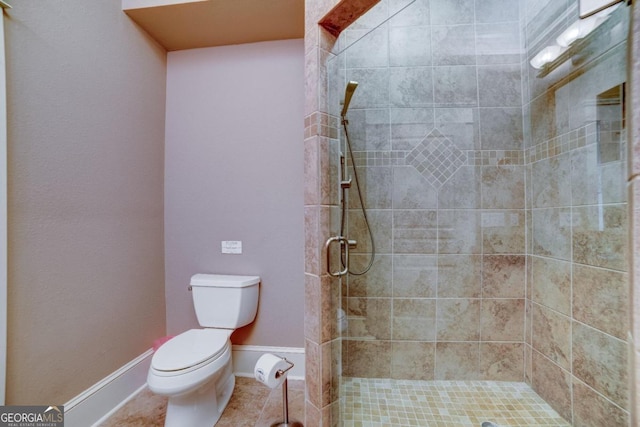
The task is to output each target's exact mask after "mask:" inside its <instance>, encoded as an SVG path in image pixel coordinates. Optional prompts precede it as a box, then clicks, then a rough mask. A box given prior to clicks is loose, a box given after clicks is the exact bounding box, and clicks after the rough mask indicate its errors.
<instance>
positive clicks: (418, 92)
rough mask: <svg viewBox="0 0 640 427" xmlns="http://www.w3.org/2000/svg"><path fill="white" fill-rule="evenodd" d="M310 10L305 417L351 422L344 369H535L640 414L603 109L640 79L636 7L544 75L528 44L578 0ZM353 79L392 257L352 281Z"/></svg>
mask: <svg viewBox="0 0 640 427" xmlns="http://www.w3.org/2000/svg"><path fill="white" fill-rule="evenodd" d="M409 3H411V4H410V5H409V7H408V8H407V9H406V10H404V11H403V12H401V13H399V14H398V15H397V16H394V17H393V18H392V19H391V20H390V21H388V22H387V23H385V24H383V25H382V26H380V27H379V24H380V23H381V22H383V21H385V20H386V19H387V18H388V17H389V16H391V15H394V14H395V13H396V12H397V11H398V10H400V9H401V8H403V7H404V6H407V4H409ZM375 4H377V6H375V7H373V8H372V9H371V10H370V11H369V12H368V13H367V14H366V15H364V16H362V18H361V19H359V20H357V21H356V22H354V23H353V24H352V25H350V26H349V27H348V29H346V30H345V28H346V26H347V25H349V23H350V22H351V21H353V20H354V19H355V18H356V17H357V16H359V15H361V14H362V13H364V12H365V11H366V10H367V9H368V8H369V7H371V6H373V5H375ZM334 6H335V7H334ZM331 10H333V12H331ZM336 10H338V12H337V14H338V16H337V17H336V16H335V13H336ZM636 12H637V11H636ZM332 13H334V16H333V18H332V19H330V20H329V21H326V22H330V23H336V27H332V26H330V25H329V26H327V28H329V30H330V31H325V30H324V29H322V28H321V27H318V26H317V25H316V23H317V22H318V21H319V20H321V19H322V18H323V17H325V18H326V16H330V15H332ZM306 18H307V23H306V28H307V33H306V35H305V46H306V50H305V54H306V65H305V69H306V73H307V76H306V113H305V117H306V119H305V173H306V176H305V188H306V191H305V229H306V241H307V245H306V254H305V259H306V265H305V271H306V296H305V310H306V315H305V336H306V351H307V375H306V378H307V393H306V423H305V425H309V426H316V425H317V426H320V425H322V426H333V425H338V423H339V410H338V406H339V405H338V404H337V402H338V397H339V396H338V387H337V385H338V383H339V377H340V375H341V374H345V375H352V376H372V377H381V376H387V377H392V378H398V379H405V378H419V379H432V378H461V377H464V378H465V379H476V378H489V379H512V380H518V379H522V378H524V379H525V380H526V381H527V382H528V383H530V384H531V385H532V386H533V388H534V389H535V390H536V391H537V392H538V393H539V394H540V395H541V396H542V397H543V398H544V399H545V400H546V401H547V402H549V403H550V404H551V405H552V406H553V407H554V408H555V409H556V410H558V411H559V412H560V413H561V414H562V415H563V416H564V417H565V418H567V419H568V420H569V421H572V422H573V423H574V425H627V423H628V418H629V415H628V410H629V403H628V399H627V396H628V390H627V388H628V387H627V385H626V384H627V377H628V374H627V372H626V366H627V360H626V359H627V348H626V341H625V336H624V333H625V332H624V331H626V330H627V329H628V326H627V325H628V321H627V320H626V318H627V317H628V307H627V305H626V304H625V299H626V295H627V292H628V277H627V274H628V273H627V271H628V267H627V265H626V256H627V253H626V245H627V243H628V242H627V241H626V240H625V239H626V237H627V231H626V228H625V227H626V222H627V218H626V212H627V206H626V191H625V187H624V182H625V181H626V178H627V176H626V173H627V172H626V171H625V170H624V162H625V160H626V159H625V157H624V154H625V152H624V147H622V148H621V150H620V152H619V153H620V155H619V157H616V156H614V157H613V158H611V157H608V156H609V154H606V155H603V153H604V151H603V150H601V149H600V146H599V145H598V143H597V141H598V136H597V133H598V132H597V130H598V129H597V127H596V125H595V120H596V118H597V117H596V116H595V113H594V102H595V101H594V99H595V97H596V96H597V95H598V94H599V93H601V92H602V91H605V90H608V89H610V88H611V87H613V86H615V85H618V84H620V83H621V82H623V81H624V79H625V73H624V58H623V57H624V51H625V46H624V43H623V42H622V41H623V40H624V37H625V35H626V30H625V19H624V18H623V19H621V20H620V22H618V24H619V25H615V26H613V29H614V31H611V32H610V33H609V35H606V36H604V37H602V38H599V40H600V41H599V42H598V43H599V44H598V43H596V44H593V45H590V48H589V49H591V48H594V50H591V53H590V56H588V57H585V56H584V55H578V56H577V57H576V58H574V60H575V62H574V63H573V64H571V62H569V63H568V64H564V65H563V66H561V67H559V69H558V70H556V71H554V72H552V73H551V74H549V75H548V76H546V77H544V78H539V77H537V75H536V73H535V70H533V69H531V68H530V66H529V65H528V60H529V59H530V58H531V56H532V55H533V54H535V53H536V52H537V51H538V50H539V49H540V48H542V47H544V46H546V44H547V43H548V42H549V41H551V40H553V39H555V37H556V36H557V35H558V34H559V33H560V32H561V31H562V30H563V29H564V28H566V27H567V26H568V25H569V23H570V22H573V20H575V19H577V10H576V7H575V5H574V2H573V0H561V1H556V0H550V1H539V0H537V1H534V0H522V1H517V2H516V1H512V0H485V1H480V0H477V1H473V0H454V1H452V0H431V1H427V0H415V2H412V1H411V0H406V1H405V0H381V1H380V2H379V3H378V2H377V1H375V0H371V1H360V0H357V1H356V0H342V1H336V0H307V1H306ZM343 30H344V31H343ZM338 34H340V37H339V38H338V39H336V38H335V37H334V36H336V35H338ZM411 44H413V45H414V46H417V47H418V48H417V49H406V47H407V46H408V45H411ZM349 46H350V47H349ZM523 47H526V49H523ZM341 52H343V53H341ZM585 58H586V59H585ZM595 58H597V60H593V59H595ZM575 70H580V71H578V72H575ZM349 79H353V80H357V81H359V82H360V86H359V87H358V89H357V96H356V97H354V100H353V102H352V108H351V110H350V112H349V120H350V123H351V124H350V133H351V137H352V142H353V144H354V149H355V150H356V153H355V163H356V164H358V165H360V166H361V167H362V172H361V175H362V178H361V180H362V185H363V187H364V195H365V200H366V204H367V206H368V208H370V209H371V215H370V216H371V219H372V222H373V226H374V229H375V230H376V245H377V246H378V251H379V252H378V253H379V254H380V255H379V256H378V257H377V261H376V263H375V264H374V267H373V268H374V270H375V271H374V272H372V273H369V274H367V275H366V276H363V277H357V278H354V279H353V280H350V281H349V282H348V283H345V284H344V285H343V286H341V285H340V282H338V281H337V280H334V279H331V278H329V276H327V274H326V261H324V252H323V244H324V240H325V239H326V237H327V236H329V235H334V234H336V233H337V228H338V226H337V224H338V223H339V211H338V208H337V203H338V191H337V188H338V186H337V184H338V183H337V178H336V177H337V170H338V167H339V166H338V162H337V160H336V159H337V153H338V151H339V150H340V149H341V148H340V141H339V140H338V132H339V131H338V127H339V121H338V118H337V117H338V115H339V108H340V102H339V101H340V98H341V97H342V94H343V93H344V92H343V90H344V85H345V84H346V81H347V80H349ZM336 80H339V81H340V82H342V84H338V85H335V84H332V83H330V82H332V81H336ZM636 115H637V113H636ZM610 130H611V131H613V132H615V131H616V129H610ZM636 138H637V136H636ZM600 141H601V142H602V138H601V139H600ZM636 145H637V144H636ZM343 149H344V148H343ZM633 152H635V150H634V151H633ZM607 153H610V150H607ZM635 157H637V156H634V158H635ZM603 159H605V160H607V161H605V162H603V161H602V160H603ZM632 164H635V163H634V162H632ZM634 170H635V168H632V170H631V171H630V172H633V171H634ZM600 190H602V191H600ZM636 193H640V192H635V193H634V192H633V191H632V193H631V194H636ZM357 207H358V202H357V201H355V200H354V198H352V200H351V201H350V209H351V212H350V217H351V219H350V225H351V228H352V232H353V233H355V236H354V238H356V239H358V240H359V242H360V244H359V248H358V249H357V250H356V253H355V255H354V257H353V258H354V260H353V264H354V266H355V267H358V268H359V267H362V266H364V265H365V264H366V261H367V260H368V251H370V245H369V244H368V243H367V239H366V233H364V228H363V222H362V218H361V215H360V214H359V213H358V210H357ZM634 212H635V211H634ZM632 259H633V257H632ZM334 261H335V260H334ZM340 291H342V292H340ZM636 294H637V293H636ZM634 295H635V294H634ZM340 296H342V301H340ZM340 307H342V308H344V309H345V310H347V312H348V315H349V326H348V330H347V331H346V332H345V334H344V339H343V340H341V337H340V334H339V332H338V330H337V327H336V321H335V318H336V316H335V314H336V311H337V309H338V308H340ZM636 317H637V316H636ZM636 323H638V322H637V321H636ZM636 329H637V328H636Z"/></svg>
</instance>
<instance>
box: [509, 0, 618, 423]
mask: <svg viewBox="0 0 640 427" xmlns="http://www.w3.org/2000/svg"><path fill="white" fill-rule="evenodd" d="M525 3H526V5H525V8H524V10H523V13H522V15H521V18H522V24H523V25H522V31H523V37H525V38H526V46H527V56H528V58H527V59H531V57H532V56H533V55H535V54H536V53H537V52H538V51H539V50H540V49H541V48H542V47H544V46H546V45H547V44H550V43H552V42H553V40H554V39H555V38H556V37H557V35H558V34H559V33H560V32H561V31H563V30H564V29H566V28H567V27H568V25H569V24H571V23H573V22H574V21H576V20H577V19H578V10H577V2H565V1H562V2H540V1H533V0H527V1H526V2H525ZM543 3H545V4H543ZM627 14H628V11H627V10H626V7H622V8H621V9H619V10H618V11H617V12H616V13H615V14H614V15H613V16H612V17H611V18H609V21H607V22H606V23H605V24H603V26H602V27H601V28H600V29H599V30H598V31H599V32H598V33H596V36H595V37H594V38H593V40H591V41H586V42H585V43H584V45H583V47H582V48H580V49H578V51H577V53H576V54H575V55H574V56H573V59H570V60H569V61H568V62H567V63H565V64H563V65H561V66H560V67H559V68H557V69H556V70H554V71H552V72H551V73H549V74H548V75H546V76H541V75H540V76H539V75H538V71H537V70H535V69H533V68H532V67H529V66H528V64H527V63H523V71H524V74H523V75H524V81H525V84H524V85H523V88H524V90H523V92H524V109H525V150H524V155H525V165H526V182H527V185H526V189H527V193H526V205H527V210H526V213H527V220H528V221H527V236H528V237H529V238H528V240H527V279H528V280H527V283H528V286H527V300H526V313H527V315H526V333H525V343H526V353H525V360H526V380H527V382H528V383H530V384H531V385H532V387H533V388H534V390H535V391H536V392H537V393H538V394H540V396H542V398H544V399H545V400H546V401H547V402H548V403H549V404H551V406H552V407H553V408H554V409H555V410H557V411H558V412H559V413H560V415H562V416H563V417H564V418H565V419H567V420H569V421H571V422H572V423H573V425H584V426H591V425H593V426H596V425H612V426H627V425H629V424H628V423H629V413H628V411H629V401H628V395H629V390H628V374H627V370H628V361H627V358H628V347H627V341H626V340H627V331H628V329H629V328H628V317H629V304H628V294H629V277H628V273H627V272H628V266H627V245H628V220H627V193H626V179H627V174H626V147H625V131H624V130H623V129H622V116H623V114H624V113H623V109H622V107H621V106H618V108H619V110H618V118H617V119H612V118H611V117H608V113H607V112H605V114H604V115H603V114H602V113H603V108H613V109H615V108H616V107H615V106H613V107H609V106H604V105H601V106H600V107H599V106H598V95H599V94H601V93H605V92H607V91H608V90H610V89H611V88H615V87H617V86H619V85H621V84H622V83H623V82H625V79H626V43H625V39H626V35H627V32H626V28H627V25H628V24H627ZM600 104H602V102H600ZM598 109H600V111H598ZM612 135H613V136H614V139H615V140H616V141H617V143H616V144H614V145H609V143H608V142H609V141H611V136H612ZM611 147H613V150H610V148H611Z"/></svg>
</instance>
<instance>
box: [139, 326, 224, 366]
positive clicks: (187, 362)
mask: <svg viewBox="0 0 640 427" xmlns="http://www.w3.org/2000/svg"><path fill="white" fill-rule="evenodd" d="M230 335H231V331H227V330H224V329H190V330H188V331H186V332H183V333H182V334H180V335H178V336H176V337H174V338H172V339H170V340H169V341H167V342H166V343H164V344H163V345H162V346H161V347H160V348H159V349H158V350H157V351H156V352H155V354H154V355H153V358H152V359H151V367H152V368H153V370H155V371H156V372H157V373H159V374H160V375H162V374H165V375H177V374H180V373H182V372H185V371H191V370H193V369H197V368H199V367H200V366H202V365H206V364H208V363H211V362H212V361H214V360H216V359H217V358H218V357H220V356H221V355H222V354H223V353H224V351H225V350H226V349H227V347H228V346H229V336H230Z"/></svg>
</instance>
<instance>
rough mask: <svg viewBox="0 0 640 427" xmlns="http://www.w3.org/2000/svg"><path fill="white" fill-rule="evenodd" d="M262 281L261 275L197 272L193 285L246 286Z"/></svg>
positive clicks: (192, 279)
mask: <svg viewBox="0 0 640 427" xmlns="http://www.w3.org/2000/svg"><path fill="white" fill-rule="evenodd" d="M258 283H260V276H235V275H231V274H195V275H193V276H192V277H191V286H201V287H206V286H212V287H217V288H246V287H247V286H252V285H255V284H258Z"/></svg>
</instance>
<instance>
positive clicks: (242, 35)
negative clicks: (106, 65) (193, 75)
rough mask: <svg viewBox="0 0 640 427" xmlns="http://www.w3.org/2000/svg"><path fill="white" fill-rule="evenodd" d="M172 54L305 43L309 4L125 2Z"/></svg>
mask: <svg viewBox="0 0 640 427" xmlns="http://www.w3.org/2000/svg"><path fill="white" fill-rule="evenodd" d="M122 10H123V11H124V12H125V13H126V14H127V15H129V17H131V19H133V20H134V21H135V22H136V23H137V24H138V25H140V26H141V27H142V28H143V29H144V30H145V31H147V32H148V33H149V34H150V35H151V37H153V38H154V39H155V40H156V41H157V42H158V43H160V44H161V45H162V46H164V47H165V49H167V50H168V51H174V50H182V49H194V48H200V47H211V46H224V45H232V44H242V43H255V42H261V41H271V40H286V39H295V38H303V37H304V0H122Z"/></svg>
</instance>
